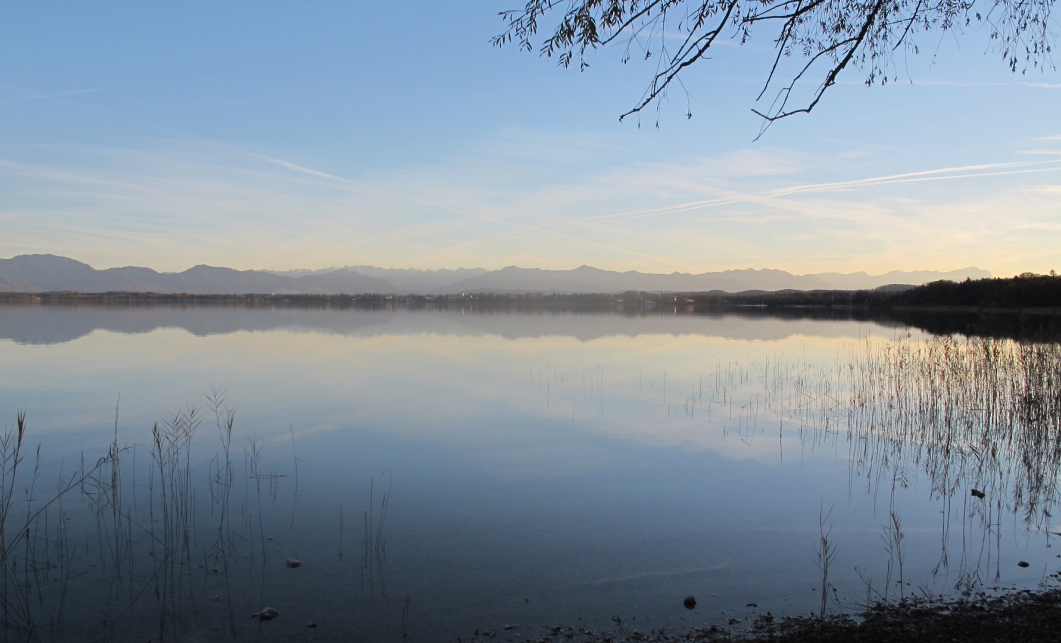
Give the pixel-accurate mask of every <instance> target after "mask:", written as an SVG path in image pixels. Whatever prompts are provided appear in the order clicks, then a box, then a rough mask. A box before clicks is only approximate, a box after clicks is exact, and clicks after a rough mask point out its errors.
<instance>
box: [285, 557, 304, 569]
mask: <svg viewBox="0 0 1061 643" xmlns="http://www.w3.org/2000/svg"><path fill="white" fill-rule="evenodd" d="M287 566H288V567H290V568H292V569H294V568H295V567H301V566H302V561H301V560H299V559H297V558H288V559H287Z"/></svg>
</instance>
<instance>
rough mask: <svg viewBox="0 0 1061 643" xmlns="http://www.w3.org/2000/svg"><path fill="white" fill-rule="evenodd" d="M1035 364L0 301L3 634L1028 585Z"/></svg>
mask: <svg viewBox="0 0 1061 643" xmlns="http://www.w3.org/2000/svg"><path fill="white" fill-rule="evenodd" d="M1037 360H1038V361H1037ZM1051 360H1053V361H1051ZM1056 361H1057V352H1056V346H1055V345H1050V344H1046V345H1018V344H1016V343H1014V342H1011V341H1008V340H995V341H991V342H976V341H972V340H968V339H967V338H964V337H961V336H955V337H953V338H950V337H948V338H938V337H932V336H928V335H925V334H923V333H921V332H920V331H917V330H916V329H908V328H903V327H893V326H882V325H878V324H875V323H871V322H854V321H813V320H802V321H792V320H782V319H773V318H768V317H761V316H760V317H742V316H736V315H721V316H710V317H708V316H693V315H668V314H654V315H646V316H624V315H619V314H574V313H555V314H554V313H542V314H528V313H498V312H494V313H473V312H461V311H433V310H419V311H414V310H398V311H366V310H327V309H254V308H243V307H171V306H151V307H147V306H139V307H121V306H112V307H107V306H76V307H75V306H29V305H26V306H0V363H2V364H3V369H2V370H0V414H2V417H0V429H4V430H6V432H7V433H8V435H9V438H8V442H7V443H6V445H5V447H4V455H5V458H4V465H5V466H4V469H3V472H4V478H3V482H4V486H3V493H4V498H5V499H6V501H5V507H4V510H5V514H4V520H3V522H4V525H5V529H4V532H5V533H4V534H3V536H4V541H5V549H6V552H7V553H6V554H5V557H6V558H5V560H4V568H3V574H4V578H3V587H4V597H5V598H4V601H5V605H4V615H5V621H6V623H7V625H6V630H5V632H6V634H7V635H8V637H10V638H13V639H14V638H20V637H21V638H24V637H25V634H26V632H32V636H35V637H39V638H41V639H52V638H57V637H58V636H60V635H61V636H62V637H64V638H65V639H66V640H74V641H79V640H102V639H107V638H125V639H127V640H158V639H161V638H169V639H176V640H224V639H233V638H234V639H236V640H257V639H268V640H306V639H314V640H354V639H357V640H402V639H403V638H404V639H407V640H415V641H435V640H450V641H455V640H456V639H457V638H458V637H462V638H464V639H465V640H467V639H469V638H474V636H475V632H476V631H477V630H478V631H479V632H480V635H482V634H483V633H486V632H493V633H496V634H497V637H498V639H501V640H504V639H518V640H523V639H526V638H529V637H532V638H536V637H537V636H540V635H541V634H543V633H544V632H546V631H547V628H549V627H552V626H564V627H568V626H572V627H575V628H576V629H577V628H579V627H582V628H586V629H592V630H605V629H607V630H613V631H620V627H621V628H623V631H625V632H632V631H633V630H634V629H639V630H641V631H642V632H644V633H648V632H649V631H651V630H657V631H658V630H659V629H664V628H665V629H666V630H667V631H675V630H680V629H683V628H691V627H697V626H702V625H712V624H725V623H727V622H728V621H729V619H730V618H738V619H742V620H746V619H748V618H750V617H754V616H755V615H756V614H764V613H766V612H767V611H770V612H772V613H773V614H774V615H783V614H784V615H795V614H806V613H811V612H814V613H817V612H819V610H820V609H821V608H822V601H823V596H822V588H823V586H824V587H825V588H826V589H827V591H826V605H825V609H826V610H828V611H829V612H839V611H857V609H858V607H859V606H860V605H865V604H866V603H867V601H873V600H878V599H881V598H885V597H887V598H889V599H897V598H899V597H900V596H901V595H910V594H916V595H918V596H923V595H925V594H933V595H935V594H953V593H956V592H960V591H962V590H963V589H968V588H976V589H981V588H991V587H1036V586H1038V585H1039V584H1040V583H1043V582H1047V581H1049V580H1050V579H1051V576H1052V575H1053V574H1054V573H1055V572H1056V571H1057V570H1058V567H1059V561H1058V554H1057V553H1056V552H1055V550H1054V549H1053V548H1052V547H1051V545H1053V544H1054V541H1055V537H1054V536H1053V535H1052V534H1051V531H1058V530H1059V528H1058V527H1057V526H1054V525H1052V524H1051V518H1050V515H1051V513H1052V512H1053V509H1054V507H1053V505H1054V503H1055V501H1056V494H1057V487H1058V476H1057V474H1058V468H1057V467H1058V465H1057V461H1058V457H1059V455H1058V454H1059V453H1061V445H1058V444H1057V440H1058V438H1057V435H1058V434H1059V433H1061V431H1059V430H1058V427H1057V417H1056V414H1057V405H1058V404H1059V403H1061V402H1059V401H1057V400H1056V399H1054V398H1056V397H1057V395H1056V391H1057V390H1058V389H1057V386H1058V382H1059V381H1061V380H1057V379H1049V378H1056V377H1057V376H1058V372H1057V363H1056ZM1043 378H1047V379H1045V380H1044V379H1043ZM1051 387H1052V388H1051ZM1051 391H1052V393H1051ZM1051 395H1053V397H1051ZM20 411H24V412H25V418H26V419H25V426H26V432H25V436H24V439H23V444H22V446H21V449H20V452H19V453H20V456H21V458H22V460H21V462H20V463H19V465H18V467H17V468H15V467H14V466H13V464H14V449H15V448H16V446H17V435H16V434H17V416H18V413H19V412H20ZM229 419H231V420H232V423H231V433H230V434H229V432H228V426H229ZM155 427H157V430H158V433H157V437H156V434H155V432H154V431H155ZM1037 431H1038V433H1036V432H1037ZM38 446H39V450H38ZM974 489H975V490H976V491H977V494H981V493H982V494H983V496H984V497H982V498H981V497H978V495H973V494H972V491H973V490H974ZM823 536H824V543H825V547H824V549H823ZM1058 551H1061V550H1058ZM825 559H828V560H827V561H826V560H825ZM289 560H291V561H292V562H291V564H292V565H294V564H295V561H299V562H300V563H301V564H300V565H298V566H297V567H292V566H289V565H288V561H289ZM1018 563H1026V565H1018ZM823 566H824V567H827V578H824V579H823V576H824V574H823ZM823 581H824V582H823ZM686 596H695V598H696V606H695V609H691V610H690V609H686V608H685V607H684V606H683V599H684V598H685V597H686ZM750 604H754V606H750ZM266 607H272V608H275V609H276V610H277V611H278V612H279V616H277V617H276V618H275V619H272V620H269V621H264V622H263V621H261V620H259V619H257V618H252V617H251V615H252V614H255V613H258V612H260V611H261V610H262V609H263V608H266ZM616 619H618V620H616ZM311 625H314V627H311ZM506 628H508V629H506Z"/></svg>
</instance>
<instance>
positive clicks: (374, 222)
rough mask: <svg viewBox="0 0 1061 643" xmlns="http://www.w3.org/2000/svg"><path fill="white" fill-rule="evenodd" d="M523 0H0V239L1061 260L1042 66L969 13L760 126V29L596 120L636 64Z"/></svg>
mask: <svg viewBox="0 0 1061 643" xmlns="http://www.w3.org/2000/svg"><path fill="white" fill-rule="evenodd" d="M521 4H522V2H521V0H476V1H469V2H437V1H429V0H406V1H403V2H393V1H389V0H388V1H382V0H381V1H376V0H359V1H358V2H349V1H348V0H346V1H339V0H334V1H333V0H314V1H310V2H278V1H262V0H257V1H254V2H250V1H243V0H227V1H225V2H216V1H213V2H200V1H197V0H193V1H189V2H181V3H173V2H171V3H145V2H132V1H125V2H112V1H109V0H94V1H93V2H86V3H58V2H17V3H16V2H8V3H3V4H2V5H0V258H10V257H13V256H16V255H20V254H33V253H49V254H57V255H63V256H68V257H72V258H74V259H78V260H80V261H83V262H85V263H88V264H90V265H92V266H94V267H96V268H109V267H117V266H129V265H135V266H147V267H150V268H154V269H156V270H160V271H181V270H185V269H187V268H190V267H192V266H195V265H198V264H208V265H214V266H227V267H232V268H237V269H244V270H245V269H272V270H291V269H320V268H327V267H333V266H335V267H339V266H346V265H374V266H380V267H385V268H419V269H440V268H459V267H466V268H472V267H479V268H487V269H499V268H502V267H505V266H510V265H516V266H521V267H527V268H546V269H568V268H575V267H578V266H580V265H583V264H586V265H591V266H595V267H598V268H603V269H608V270H620V271H626V270H638V271H641V272H655V273H670V272H675V271H678V272H688V273H702V272H708V271H718V270H727V269H742V268H776V269H781V270H787V271H789V272H793V273H796V274H806V273H815V272H832V271H836V272H855V271H866V272H869V273H873V274H878V273H883V272H887V271H890V270H954V269H958V268H964V267H968V266H976V267H979V268H982V269H985V270H988V271H990V272H991V273H992V274H994V275H996V276H1012V275H1015V274H1018V273H1021V272H1025V271H1031V272H1037V273H1045V272H1049V271H1050V270H1052V269H1057V270H1061V72H1059V71H1057V70H1056V69H1053V68H1050V67H1048V68H1047V69H1046V70H1045V71H1042V70H1037V69H1029V70H1028V71H1027V73H1024V74H1021V73H1016V74H1014V73H1012V72H1010V71H1009V68H1008V67H1007V66H1006V65H1005V63H1004V61H1003V59H1002V55H1001V52H999V51H997V50H995V49H993V48H992V45H991V43H990V41H989V40H988V39H987V37H986V33H985V32H984V31H983V30H982V29H980V28H978V27H977V26H976V25H975V24H974V25H972V26H971V27H968V28H966V29H964V31H963V32H962V33H949V34H940V33H928V34H923V35H922V37H921V39H920V40H918V43H919V49H920V52H921V53H919V54H917V55H913V54H908V53H905V52H903V51H899V52H897V54H896V57H895V59H894V61H893V65H892V68H891V69H892V71H891V73H890V75H889V82H888V83H886V84H885V85H884V86H879V85H877V86H873V87H867V86H866V85H865V83H864V82H863V80H864V79H863V76H862V75H861V74H860V73H859V70H857V69H852V70H849V71H847V72H845V73H844V74H843V75H841V77H840V79H839V82H838V83H837V84H836V85H835V86H834V87H832V88H830V90H829V91H828V92H827V93H826V95H825V97H824V98H823V100H822V102H821V103H819V104H818V106H817V107H816V108H815V109H814V111H813V112H812V113H810V114H807V115H797V116H794V117H790V118H787V119H783V120H781V121H779V122H777V123H775V124H774V125H773V126H772V127H770V128H769V129H768V130H767V131H766V132H765V133H764V134H763V136H761V137H759V138H758V139H757V140H756V137H757V136H758V135H759V133H760V128H761V125H762V121H761V119H760V118H759V117H757V116H756V115H755V114H753V113H752V112H751V109H752V108H758V109H760V110H762V109H765V108H768V107H769V102H770V100H771V99H772V96H773V94H772V93H768V94H767V95H766V98H765V99H764V100H763V101H759V102H756V96H757V94H759V92H760V90H761V89H762V84H763V81H764V80H765V78H766V75H767V72H768V71H769V65H770V62H771V60H772V58H773V55H774V51H773V44H772V36H771V34H770V33H767V32H763V33H761V34H759V35H758V36H757V37H756V38H753V39H752V40H751V41H750V42H749V43H747V44H745V45H738V44H737V43H736V41H734V40H727V41H725V42H722V43H721V44H720V46H719V47H718V48H717V50H716V51H715V52H714V53H713V54H712V57H711V59H709V60H702V61H700V62H699V63H697V64H696V65H694V66H692V67H689V68H688V69H687V70H686V74H685V75H684V76H683V77H682V82H683V88H677V89H674V90H672V91H671V92H670V93H669V95H668V97H667V99H666V100H665V101H663V102H662V103H660V104H659V106H658V110H656V109H655V108H652V109H650V110H648V111H647V112H646V113H644V115H643V116H642V117H641V118H634V117H631V118H627V119H625V120H623V121H622V122H620V120H619V118H618V117H619V115H620V114H622V113H623V112H625V111H627V110H628V109H630V108H631V107H633V106H634V105H635V104H636V103H637V101H638V100H639V99H640V97H641V96H642V94H643V92H644V91H645V88H646V87H647V85H648V82H649V80H650V78H651V75H652V73H653V70H654V62H653V61H652V60H651V59H650V60H642V58H643V57H642V56H636V55H635V56H633V58H632V60H631V61H630V62H629V63H627V64H623V63H622V62H621V58H622V54H623V47H622V46H611V47H605V48H602V49H600V50H598V51H596V52H593V53H592V54H591V55H590V58H589V62H590V67H589V68H588V69H586V70H584V71H579V70H578V69H577V68H571V69H564V68H561V67H558V66H557V65H556V64H555V61H553V60H549V59H546V58H542V57H539V56H538V55H537V53H536V52H524V51H519V50H518V49H517V48H515V47H506V48H502V49H497V48H495V47H493V46H492V45H491V42H490V39H491V37H492V36H495V35H497V34H499V33H501V32H503V31H504V29H505V23H504V21H503V20H502V19H501V18H500V17H499V15H498V12H499V11H502V10H505V9H512V8H517V7H518V6H519V5H521ZM1053 20H1054V22H1053V23H1052V24H1053V31H1054V33H1061V28H1059V27H1061V25H1059V24H1058V21H1057V19H1056V18H1054V19H1053ZM636 47H637V43H634V45H633V48H634V49H635V50H636ZM786 64H789V65H791V64H793V63H792V62H786ZM785 69H791V67H786V68H785ZM689 114H691V117H690V116H689Z"/></svg>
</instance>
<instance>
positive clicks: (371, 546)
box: [340, 471, 392, 597]
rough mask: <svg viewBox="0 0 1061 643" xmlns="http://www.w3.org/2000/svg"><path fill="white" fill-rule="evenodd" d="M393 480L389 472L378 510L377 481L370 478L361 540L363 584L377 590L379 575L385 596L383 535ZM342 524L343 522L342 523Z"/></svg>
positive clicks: (385, 546) (384, 542)
mask: <svg viewBox="0 0 1061 643" xmlns="http://www.w3.org/2000/svg"><path fill="white" fill-rule="evenodd" d="M391 484H392V480H391V478H390V472H389V471H388V472H387V490H386V491H385V492H383V497H382V498H381V499H380V502H379V510H378V511H377V510H376V502H375V493H376V481H375V479H374V478H373V479H370V480H369V492H368V509H366V510H365V513H364V518H365V532H364V535H363V538H362V541H361V584H362V586H364V584H365V582H366V581H367V582H368V585H369V589H370V591H375V582H376V580H377V579H376V577H377V576H378V577H379V578H378V580H379V585H380V590H381V591H382V592H383V596H384V597H386V596H387V584H386V582H385V578H384V575H383V562H384V560H385V558H386V556H387V541H386V539H385V538H384V537H383V526H384V525H385V524H386V521H387V507H388V506H389V504H390V489H391ZM340 525H341V523H340Z"/></svg>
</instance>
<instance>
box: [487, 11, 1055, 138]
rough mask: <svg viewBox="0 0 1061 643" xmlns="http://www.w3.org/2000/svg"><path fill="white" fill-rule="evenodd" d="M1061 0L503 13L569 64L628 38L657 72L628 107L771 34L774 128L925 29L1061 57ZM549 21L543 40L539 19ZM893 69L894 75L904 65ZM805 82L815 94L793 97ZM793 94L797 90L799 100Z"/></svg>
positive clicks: (769, 85)
mask: <svg viewBox="0 0 1061 643" xmlns="http://www.w3.org/2000/svg"><path fill="white" fill-rule="evenodd" d="M1053 3H1054V0H527V4H526V6H525V7H524V8H522V9H513V10H509V11H503V12H501V16H502V17H503V19H504V20H505V21H506V22H507V29H506V30H505V32H504V33H502V34H500V35H498V36H496V37H495V38H494V39H493V43H494V45H495V46H498V47H501V46H503V45H506V44H509V43H516V44H518V46H519V47H520V48H522V49H526V50H528V51H532V50H534V49H535V47H536V46H537V48H538V50H539V52H540V53H541V55H543V56H546V57H549V58H556V59H557V60H558V62H559V64H560V65H562V66H564V67H568V66H571V65H573V64H576V63H577V65H578V67H579V68H580V69H585V68H586V67H588V65H589V63H588V59H587V56H588V54H590V53H591V52H592V51H593V50H596V49H597V48H599V47H602V46H606V45H610V44H618V45H620V46H621V47H622V51H623V54H622V59H623V62H626V61H628V60H630V59H631V57H633V56H634V55H635V54H636V55H637V56H638V57H643V58H644V59H646V60H648V59H654V61H655V63H656V71H655V74H654V75H653V77H652V79H651V81H650V82H649V84H648V87H647V88H646V90H645V93H644V95H643V96H642V97H641V99H640V100H639V101H638V102H637V103H636V104H635V105H634V106H633V107H632V108H631V109H630V110H629V111H627V112H625V113H624V114H622V115H621V116H620V117H619V118H620V120H622V119H623V118H625V117H627V116H630V115H633V114H640V113H641V111H642V110H644V109H646V108H647V107H649V106H650V105H653V104H655V105H656V106H657V108H658V105H659V101H660V100H662V99H663V98H664V97H665V96H666V93H667V90H668V89H670V88H671V87H672V85H674V84H676V83H677V84H679V85H680V84H681V75H682V73H683V72H685V70H686V69H687V68H688V67H689V66H690V65H693V64H695V63H697V62H698V61H701V60H704V59H706V57H707V54H708V53H709V52H710V51H712V47H717V46H718V45H719V44H720V43H721V41H723V40H727V39H728V40H735V41H737V42H739V43H740V44H744V43H746V42H748V41H749V40H750V39H751V38H752V37H753V36H760V37H761V36H763V35H764V34H767V35H768V37H770V38H771V39H772V41H773V46H774V49H775V50H776V56H775V57H774V59H773V65H772V66H771V67H770V68H769V69H768V70H766V79H765V81H764V83H763V89H762V92H761V93H760V94H759V99H762V98H763V96H764V95H767V94H769V93H772V94H773V95H774V97H773V99H772V103H771V104H770V106H769V108H767V109H765V110H757V109H755V110H753V111H754V112H755V113H757V114H759V116H761V117H762V118H763V119H764V128H765V127H766V126H768V125H769V124H770V123H771V122H773V121H776V120H777V119H780V118H784V117H786V116H791V115H792V114H797V113H801V112H803V113H806V112H810V111H811V110H813V109H814V107H815V106H816V105H817V104H818V101H819V100H821V98H822V96H823V94H824V93H825V91H826V90H828V89H829V87H830V86H832V85H833V84H834V83H835V82H836V80H837V77H838V76H839V75H840V73H841V72H843V71H844V70H845V69H848V68H857V69H859V70H861V73H862V75H863V80H864V81H865V82H866V84H867V85H873V84H876V83H885V82H887V80H888V79H889V69H891V68H892V65H891V63H892V61H893V58H894V56H895V55H896V53H897V52H900V51H904V52H913V53H917V52H918V50H919V46H918V41H919V39H920V38H921V37H924V36H925V35H926V34H928V33H930V32H933V33H955V34H962V33H964V31H965V30H966V29H968V28H971V27H974V26H977V25H979V26H983V27H986V28H987V30H988V34H989V36H990V38H991V39H992V41H993V42H994V43H995V47H996V50H997V52H998V53H1000V54H1001V56H1002V58H1003V60H1004V61H1005V64H1006V65H1007V66H1008V67H1009V68H1010V70H1012V71H1014V72H1017V71H1020V72H1022V73H1023V72H1025V71H1026V70H1027V69H1029V68H1045V67H1051V68H1052V67H1053V62H1052V60H1051V48H1052V40H1053V33H1052V31H1051V26H1050V23H1051V16H1050V10H1051V8H1052V6H1053ZM547 21H554V22H550V24H551V25H553V26H549V27H546V29H545V30H544V33H546V34H548V35H545V36H543V39H542V40H541V43H540V45H535V42H534V41H535V40H536V38H537V36H538V34H539V30H540V29H541V28H542V26H543V25H544V24H545V23H546V22H547ZM789 56H793V57H799V58H800V64H798V65H796V67H795V68H794V70H793V71H792V73H791V74H788V78H787V80H783V81H779V80H778V79H777V78H776V76H777V74H778V72H779V65H780V63H781V62H782V59H783V58H785V57H789ZM893 78H894V76H893ZM801 83H817V84H816V86H815V85H811V86H810V87H809V88H808V90H807V94H806V95H800V96H799V97H794V93H795V92H794V90H796V89H797V86H798V87H800V88H802V87H803V85H802V84H801ZM793 101H798V102H797V103H796V104H792V103H793Z"/></svg>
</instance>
